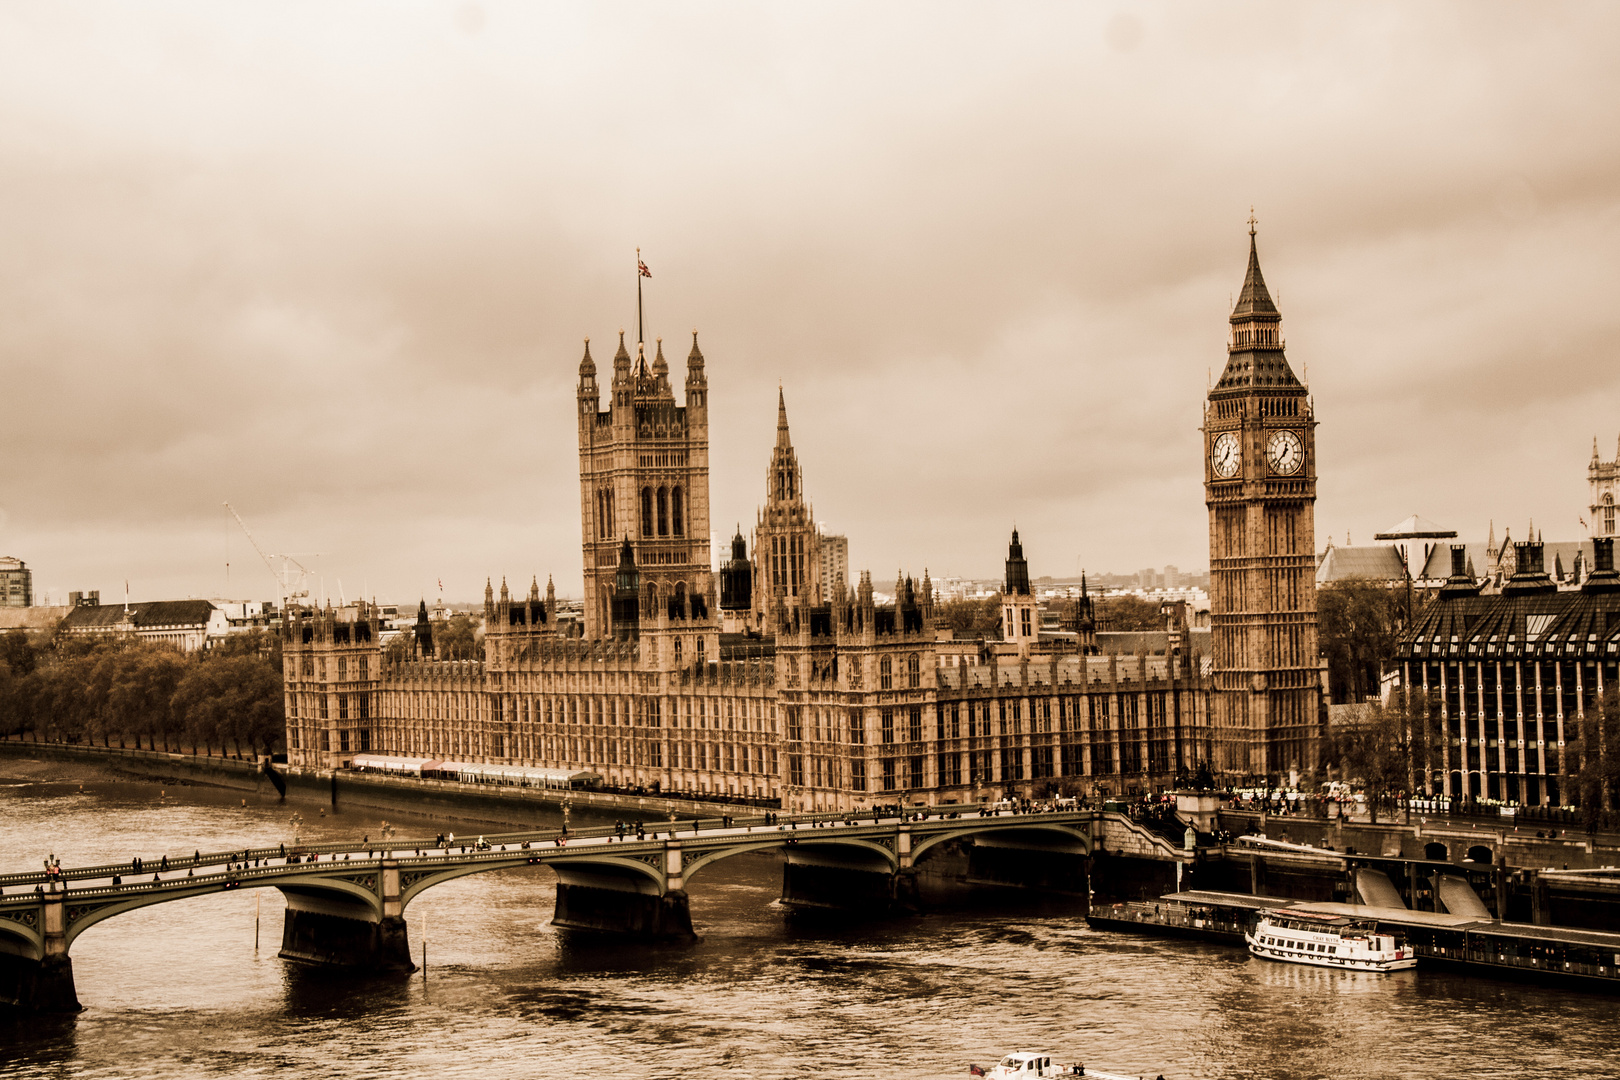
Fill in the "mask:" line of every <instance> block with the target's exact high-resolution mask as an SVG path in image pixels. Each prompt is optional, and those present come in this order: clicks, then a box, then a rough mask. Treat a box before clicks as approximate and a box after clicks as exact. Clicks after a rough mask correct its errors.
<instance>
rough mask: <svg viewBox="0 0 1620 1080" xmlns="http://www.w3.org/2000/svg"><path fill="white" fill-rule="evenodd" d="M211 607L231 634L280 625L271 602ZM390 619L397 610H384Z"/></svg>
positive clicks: (221, 603)
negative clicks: (219, 612) (219, 614)
mask: <svg viewBox="0 0 1620 1080" xmlns="http://www.w3.org/2000/svg"><path fill="white" fill-rule="evenodd" d="M212 603H213V605H214V606H215V607H216V608H218V609H219V610H220V611H222V612H224V613H225V622H226V625H227V626H228V627H229V628H230V632H231V633H233V634H240V633H245V632H246V631H249V630H269V629H270V628H272V627H274V626H279V625H280V624H281V613H280V612H278V611H277V610H276V605H275V602H274V601H272V600H214V601H212ZM383 610H384V612H385V613H387V614H388V616H390V617H397V616H398V614H399V609H398V608H384V609H383Z"/></svg>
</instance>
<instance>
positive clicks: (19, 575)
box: [0, 555, 34, 607]
mask: <svg viewBox="0 0 1620 1080" xmlns="http://www.w3.org/2000/svg"><path fill="white" fill-rule="evenodd" d="M33 606H34V572H33V571H32V570H30V569H28V564H27V563H25V562H23V561H22V560H21V559H14V558H12V557H11V556H9V555H7V556H4V557H0V607H33Z"/></svg>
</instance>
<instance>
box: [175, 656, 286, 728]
mask: <svg viewBox="0 0 1620 1080" xmlns="http://www.w3.org/2000/svg"><path fill="white" fill-rule="evenodd" d="M171 704H172V707H173V710H174V714H175V716H176V717H177V719H178V720H179V721H180V722H181V724H182V725H183V727H184V730H185V732H186V734H187V736H189V737H190V738H191V740H192V744H193V746H195V745H196V744H197V743H198V742H199V741H200V742H201V743H202V744H203V745H204V746H205V747H206V748H207V750H208V753H209V754H212V753H213V748H214V743H215V742H218V743H219V746H220V750H221V752H222V753H223V752H224V751H225V747H226V744H227V743H229V744H233V745H234V746H235V749H236V752H237V753H238V754H240V753H241V752H242V750H243V748H244V747H246V748H248V749H250V750H253V751H258V750H261V749H262V750H263V751H264V752H266V753H268V752H270V750H271V749H272V748H273V746H274V743H275V741H276V739H277V738H278V737H279V736H280V734H281V731H282V728H283V726H284V710H283V705H282V690H281V676H280V674H279V673H278V672H277V671H276V670H275V668H274V667H273V666H272V665H271V663H270V661H269V659H268V658H267V657H265V656H261V655H256V654H254V653H253V652H250V651H248V650H235V651H233V652H226V653H222V654H219V655H209V656H204V657H201V658H200V659H199V660H198V661H197V662H196V663H194V664H193V665H192V666H191V669H190V670H189V671H187V672H186V674H185V677H184V678H183V679H181V680H180V682H179V684H178V685H177V686H176V687H175V690H174V694H173V696H172V699H171Z"/></svg>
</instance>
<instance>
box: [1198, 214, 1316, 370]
mask: <svg viewBox="0 0 1620 1080" xmlns="http://www.w3.org/2000/svg"><path fill="white" fill-rule="evenodd" d="M1228 322H1230V323H1231V324H1232V328H1231V335H1230V338H1229V339H1228V341H1227V346H1226V352H1227V360H1226V369H1225V370H1224V371H1222V372H1221V377H1220V378H1219V379H1217V380H1216V382H1215V387H1214V389H1213V390H1211V391H1210V395H1211V397H1217V396H1224V395H1225V394H1229V393H1233V392H1237V393H1247V392H1253V391H1254V390H1256V389H1260V388H1264V390H1265V391H1266V392H1268V393H1272V394H1277V393H1285V394H1290V395H1295V394H1303V393H1304V392H1305V388H1304V387H1303V386H1302V385H1301V384H1300V381H1299V379H1298V378H1297V377H1296V376H1295V375H1294V372H1293V369H1292V368H1290V367H1289V366H1288V360H1287V359H1286V358H1285V357H1284V355H1283V338H1282V315H1281V314H1280V313H1279V312H1278V311H1277V305H1276V304H1274V303H1272V300H1271V293H1270V292H1269V291H1268V290H1267V289H1266V279H1265V275H1264V274H1262V273H1261V272H1260V250H1259V247H1258V245H1257V243H1256V240H1255V217H1254V213H1253V208H1252V207H1251V208H1250V214H1249V266H1248V269H1247V270H1246V271H1245V273H1244V275H1243V291H1242V292H1240V293H1239V294H1238V299H1237V303H1236V304H1234V305H1233V306H1232V314H1231V317H1230V318H1229V319H1228Z"/></svg>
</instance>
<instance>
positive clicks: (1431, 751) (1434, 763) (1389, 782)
mask: <svg viewBox="0 0 1620 1080" xmlns="http://www.w3.org/2000/svg"><path fill="white" fill-rule="evenodd" d="M1443 737H1444V736H1443V733H1442V731H1441V728H1440V709H1439V705H1438V702H1436V701H1435V700H1434V698H1433V697H1429V696H1425V695H1423V694H1420V693H1412V694H1410V695H1406V694H1398V695H1396V696H1394V697H1392V698H1391V699H1390V702H1389V704H1388V705H1383V704H1376V703H1375V704H1371V705H1369V706H1368V708H1367V712H1366V714H1365V716H1364V718H1363V719H1362V720H1360V721H1356V722H1352V723H1346V724H1342V725H1340V726H1339V727H1338V728H1336V729H1335V730H1333V731H1331V732H1329V735H1328V745H1327V746H1326V747H1325V748H1324V755H1323V757H1324V763H1326V764H1336V765H1337V766H1338V767H1339V768H1340V769H1342V770H1343V772H1344V774H1345V778H1346V779H1348V780H1350V781H1351V782H1352V783H1355V782H1358V781H1359V782H1360V784H1361V785H1362V788H1363V790H1364V791H1365V793H1366V796H1367V808H1368V810H1369V811H1370V812H1371V814H1372V819H1373V821H1375V822H1376V821H1377V820H1378V807H1379V806H1380V805H1382V804H1384V803H1386V802H1388V801H1390V800H1391V799H1392V798H1393V797H1395V796H1397V795H1409V794H1412V793H1415V792H1418V791H1424V790H1428V791H1431V792H1432V790H1433V777H1434V774H1435V773H1436V772H1437V771H1438V770H1439V769H1440V753H1441V747H1442V739H1443ZM1407 816H1408V817H1410V816H1411V811H1410V809H1408V811H1407Z"/></svg>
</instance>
